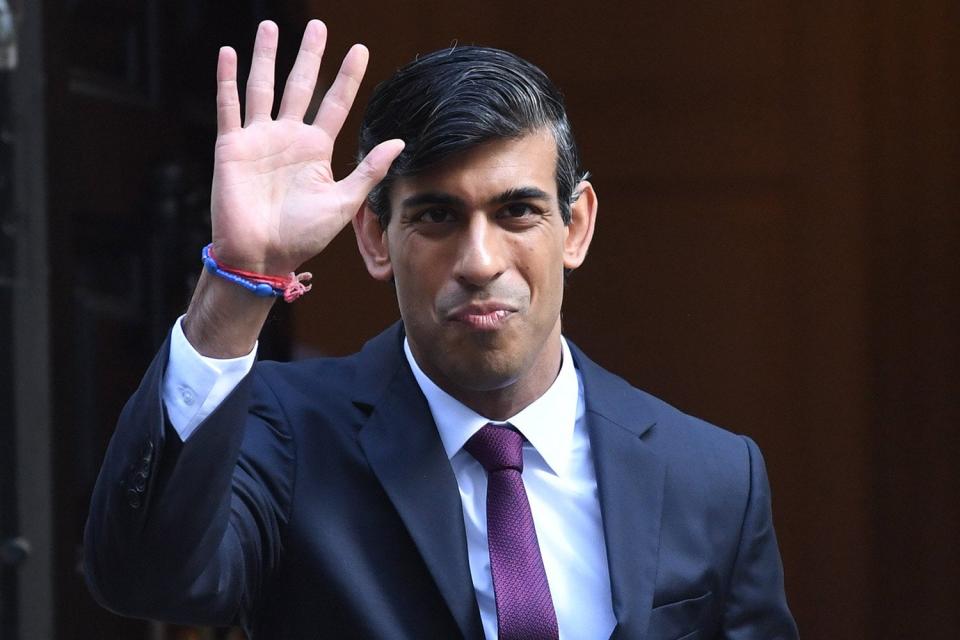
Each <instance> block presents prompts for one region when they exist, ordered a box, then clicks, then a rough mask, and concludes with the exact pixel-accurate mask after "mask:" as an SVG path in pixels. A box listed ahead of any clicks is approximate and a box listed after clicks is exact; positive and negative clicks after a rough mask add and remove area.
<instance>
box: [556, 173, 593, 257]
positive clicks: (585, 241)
mask: <svg viewBox="0 0 960 640" xmlns="http://www.w3.org/2000/svg"><path fill="white" fill-rule="evenodd" d="M574 193H579V194H580V195H579V197H578V198H577V199H576V201H574V202H573V204H571V205H570V224H568V225H567V226H566V237H565V238H564V241H563V266H564V267H565V268H567V269H576V268H577V267H579V266H580V265H581V264H583V261H584V260H585V259H586V257H587V249H589V248H590V241H591V240H593V227H594V225H595V224H596V222H597V193H596V191H594V190H593V185H592V184H590V183H589V182H587V181H586V180H583V181H581V182H580V184H578V185H577V188H576V189H575V190H574Z"/></svg>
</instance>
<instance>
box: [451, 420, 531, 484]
mask: <svg viewBox="0 0 960 640" xmlns="http://www.w3.org/2000/svg"><path fill="white" fill-rule="evenodd" d="M463 448H464V449H466V450H467V453H469V454H470V455H472V456H473V457H474V458H476V460H477V462H479V463H480V464H481V465H482V466H483V468H484V469H486V471H487V473H493V472H494V471H503V470H505V469H515V470H516V471H520V472H523V436H522V435H520V434H519V433H517V432H516V431H514V430H513V429H511V428H510V427H509V426H499V425H495V424H487V425H485V426H483V427H481V428H480V430H479V431H477V432H476V433H475V434H473V437H471V438H470V439H469V440H467V443H466V444H465V445H463Z"/></svg>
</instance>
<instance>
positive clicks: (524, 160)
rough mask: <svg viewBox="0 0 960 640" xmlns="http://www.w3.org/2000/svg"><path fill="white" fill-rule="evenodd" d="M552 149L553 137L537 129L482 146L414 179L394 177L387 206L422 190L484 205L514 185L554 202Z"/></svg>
mask: <svg viewBox="0 0 960 640" xmlns="http://www.w3.org/2000/svg"><path fill="white" fill-rule="evenodd" d="M556 170H557V145H556V142H555V141H554V138H553V134H552V133H550V132H549V131H547V130H539V131H536V132H533V133H530V134H527V135H525V136H523V137H520V138H512V139H511V138H506V139H497V140H491V141H489V142H484V143H482V144H479V145H477V146H475V147H472V148H470V149H468V150H466V151H463V152H461V153H458V154H455V155H453V156H451V157H450V158H448V159H446V160H444V161H443V162H442V163H441V164H440V165H438V166H437V167H435V168H433V169H431V170H429V171H426V172H424V173H421V174H417V175H414V176H406V177H401V178H397V180H396V181H395V182H394V184H393V185H392V187H391V193H390V204H391V208H393V207H394V206H396V205H397V204H398V203H400V202H402V201H403V200H404V199H406V198H408V197H410V196H412V195H416V194H418V193H424V192H437V193H445V194H450V195H455V196H457V197H458V198H460V199H462V200H465V201H467V202H476V203H479V202H484V201H485V200H486V199H487V198H489V197H490V196H492V195H494V194H499V193H503V192H504V191H507V190H510V189H514V188H518V187H525V186H526V187H537V188H539V189H540V190H542V191H544V192H546V193H548V194H550V195H551V196H552V198H553V200H556V192H557V185H556Z"/></svg>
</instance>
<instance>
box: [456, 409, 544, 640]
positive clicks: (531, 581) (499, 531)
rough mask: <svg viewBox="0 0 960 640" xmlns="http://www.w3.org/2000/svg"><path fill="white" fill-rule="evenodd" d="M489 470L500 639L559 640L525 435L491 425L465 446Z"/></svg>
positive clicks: (490, 535)
mask: <svg viewBox="0 0 960 640" xmlns="http://www.w3.org/2000/svg"><path fill="white" fill-rule="evenodd" d="M464 449H466V450H467V451H468V452H469V453H470V455H472V456H473V457H474V458H476V459H477V462H479V463H480V464H481V465H483V468H484V469H486V470H487V544H488V545H489V547H490V571H491V573H492V574H493V593H494V596H495V598H496V601H497V627H498V629H499V637H500V640H557V638H558V637H559V630H558V629H557V614H556V612H555V611H554V609H553V600H552V599H551V598H550V585H549V584H547V574H546V572H545V571H544V570H543V559H542V558H541V557H540V545H539V544H538V543H537V530H536V529H535V528H534V526H533V515H532V514H531V513H530V502H529V501H528V500H527V492H526V490H525V489H524V488H523V478H521V477H520V474H521V472H522V471H523V436H522V435H520V434H519V433H517V432H516V431H514V430H513V429H511V428H509V427H501V426H497V425H494V424H488V425H486V426H485V427H483V428H481V429H480V431H478V432H477V433H475V434H474V435H473V437H472V438H470V440H468V441H467V443H466V444H465V445H464Z"/></svg>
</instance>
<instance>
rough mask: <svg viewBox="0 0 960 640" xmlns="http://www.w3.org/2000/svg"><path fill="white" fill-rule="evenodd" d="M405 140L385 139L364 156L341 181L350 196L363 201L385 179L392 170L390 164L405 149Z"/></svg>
mask: <svg viewBox="0 0 960 640" xmlns="http://www.w3.org/2000/svg"><path fill="white" fill-rule="evenodd" d="M404 146H405V143H404V142H403V140H399V139H393V140H385V141H383V142H381V143H380V144H378V145H377V146H375V147H374V148H373V149H371V150H370V152H369V153H368V154H367V155H366V156H364V158H363V160H362V161H361V162H360V164H359V165H357V168H356V169H354V170H353V171H352V172H351V173H350V175H348V176H347V177H346V178H344V179H343V180H341V181H340V184H341V186H342V187H343V188H344V189H345V190H346V192H347V195H348V197H349V198H350V199H351V200H354V201H356V202H358V203H359V202H363V201H364V200H366V198H367V194H369V193H370V190H371V189H373V188H374V187H375V186H377V183H378V182H380V181H381V180H383V177H384V176H385V175H387V171H389V170H390V165H391V164H393V161H394V160H396V159H397V156H399V155H400V153H401V152H402V151H403V147H404Z"/></svg>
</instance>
